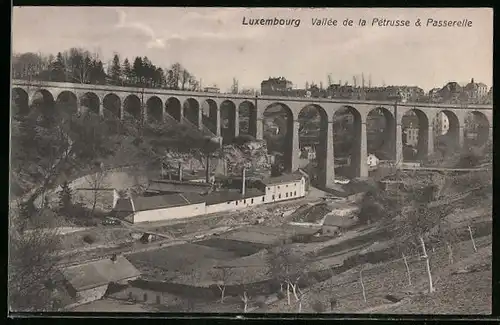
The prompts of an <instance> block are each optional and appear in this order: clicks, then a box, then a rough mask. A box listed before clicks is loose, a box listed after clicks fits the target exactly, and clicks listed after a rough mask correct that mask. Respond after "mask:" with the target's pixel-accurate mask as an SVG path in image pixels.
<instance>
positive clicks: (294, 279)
mask: <svg viewBox="0 0 500 325" xmlns="http://www.w3.org/2000/svg"><path fill="white" fill-rule="evenodd" d="M268 264H269V267H270V268H269V270H270V274H271V275H272V276H273V277H274V278H275V279H276V280H277V281H278V282H279V283H280V287H281V288H283V284H285V285H286V293H287V302H288V305H290V289H291V291H292V292H293V295H294V297H295V299H296V301H299V300H300V298H299V295H298V294H299V292H300V288H299V280H300V279H303V278H304V277H305V275H306V274H307V266H308V263H307V260H306V258H305V257H304V256H301V255H299V254H295V253H293V252H292V251H291V250H290V248H289V247H285V246H278V247H276V248H273V249H271V250H270V251H269V255H268Z"/></svg>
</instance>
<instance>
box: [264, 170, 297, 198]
mask: <svg viewBox="0 0 500 325" xmlns="http://www.w3.org/2000/svg"><path fill="white" fill-rule="evenodd" d="M262 183H263V185H264V186H265V193H266V194H265V203H271V202H278V201H285V200H290V199H296V198H299V197H303V196H305V195H306V179H305V177H304V176H303V175H302V174H287V175H282V176H278V177H272V178H269V179H267V180H264V181H262Z"/></svg>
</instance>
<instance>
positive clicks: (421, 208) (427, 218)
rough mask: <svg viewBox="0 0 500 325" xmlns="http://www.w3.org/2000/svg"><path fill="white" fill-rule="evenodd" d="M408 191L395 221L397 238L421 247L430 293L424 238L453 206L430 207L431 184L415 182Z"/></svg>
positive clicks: (428, 263) (432, 194)
mask: <svg viewBox="0 0 500 325" xmlns="http://www.w3.org/2000/svg"><path fill="white" fill-rule="evenodd" d="M410 191H411V192H410ZM410 191H409V192H407V193H405V194H406V195H405V198H404V201H406V202H404V203H403V205H402V207H403V208H402V209H401V218H400V219H399V222H398V223H397V229H399V231H398V232H400V234H399V236H398V234H397V238H399V240H401V241H410V243H413V244H414V245H415V246H420V248H421V249H422V256H421V258H422V259H424V260H425V261H426V269H427V276H428V281H429V292H430V293H432V292H434V291H435V289H434V285H433V282H432V273H431V267H430V261H429V256H428V254H427V249H426V245H425V241H424V238H425V237H426V236H428V235H429V233H430V231H431V230H432V229H433V228H435V227H436V226H438V225H439V223H440V222H441V220H442V218H443V217H444V216H446V215H448V214H449V213H450V212H451V211H452V210H453V207H451V206H448V205H440V206H438V207H432V205H430V203H431V202H432V201H433V200H434V196H435V192H436V191H435V185H433V184H425V183H424V184H422V183H416V184H413V186H412V188H411V190H410Z"/></svg>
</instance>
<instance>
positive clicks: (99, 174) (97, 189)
mask: <svg viewBox="0 0 500 325" xmlns="http://www.w3.org/2000/svg"><path fill="white" fill-rule="evenodd" d="M106 176H107V171H106V170H105V169H104V168H103V166H99V168H98V170H97V171H96V172H95V173H92V174H90V175H88V176H86V177H85V179H86V181H87V182H88V183H89V185H90V188H91V190H92V197H91V199H90V203H91V204H92V208H91V210H90V215H91V216H93V215H94V213H95V209H96V206H97V203H98V202H99V201H100V200H101V199H102V191H101V187H102V186H103V184H104V182H105V180H106Z"/></svg>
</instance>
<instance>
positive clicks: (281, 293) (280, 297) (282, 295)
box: [276, 291, 286, 299]
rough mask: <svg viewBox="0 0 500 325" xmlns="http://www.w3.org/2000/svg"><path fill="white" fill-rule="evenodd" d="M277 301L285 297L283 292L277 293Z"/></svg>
mask: <svg viewBox="0 0 500 325" xmlns="http://www.w3.org/2000/svg"><path fill="white" fill-rule="evenodd" d="M276 295H277V297H278V299H284V298H285V297H286V295H285V293H284V292H283V291H278V293H277V294H276Z"/></svg>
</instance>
